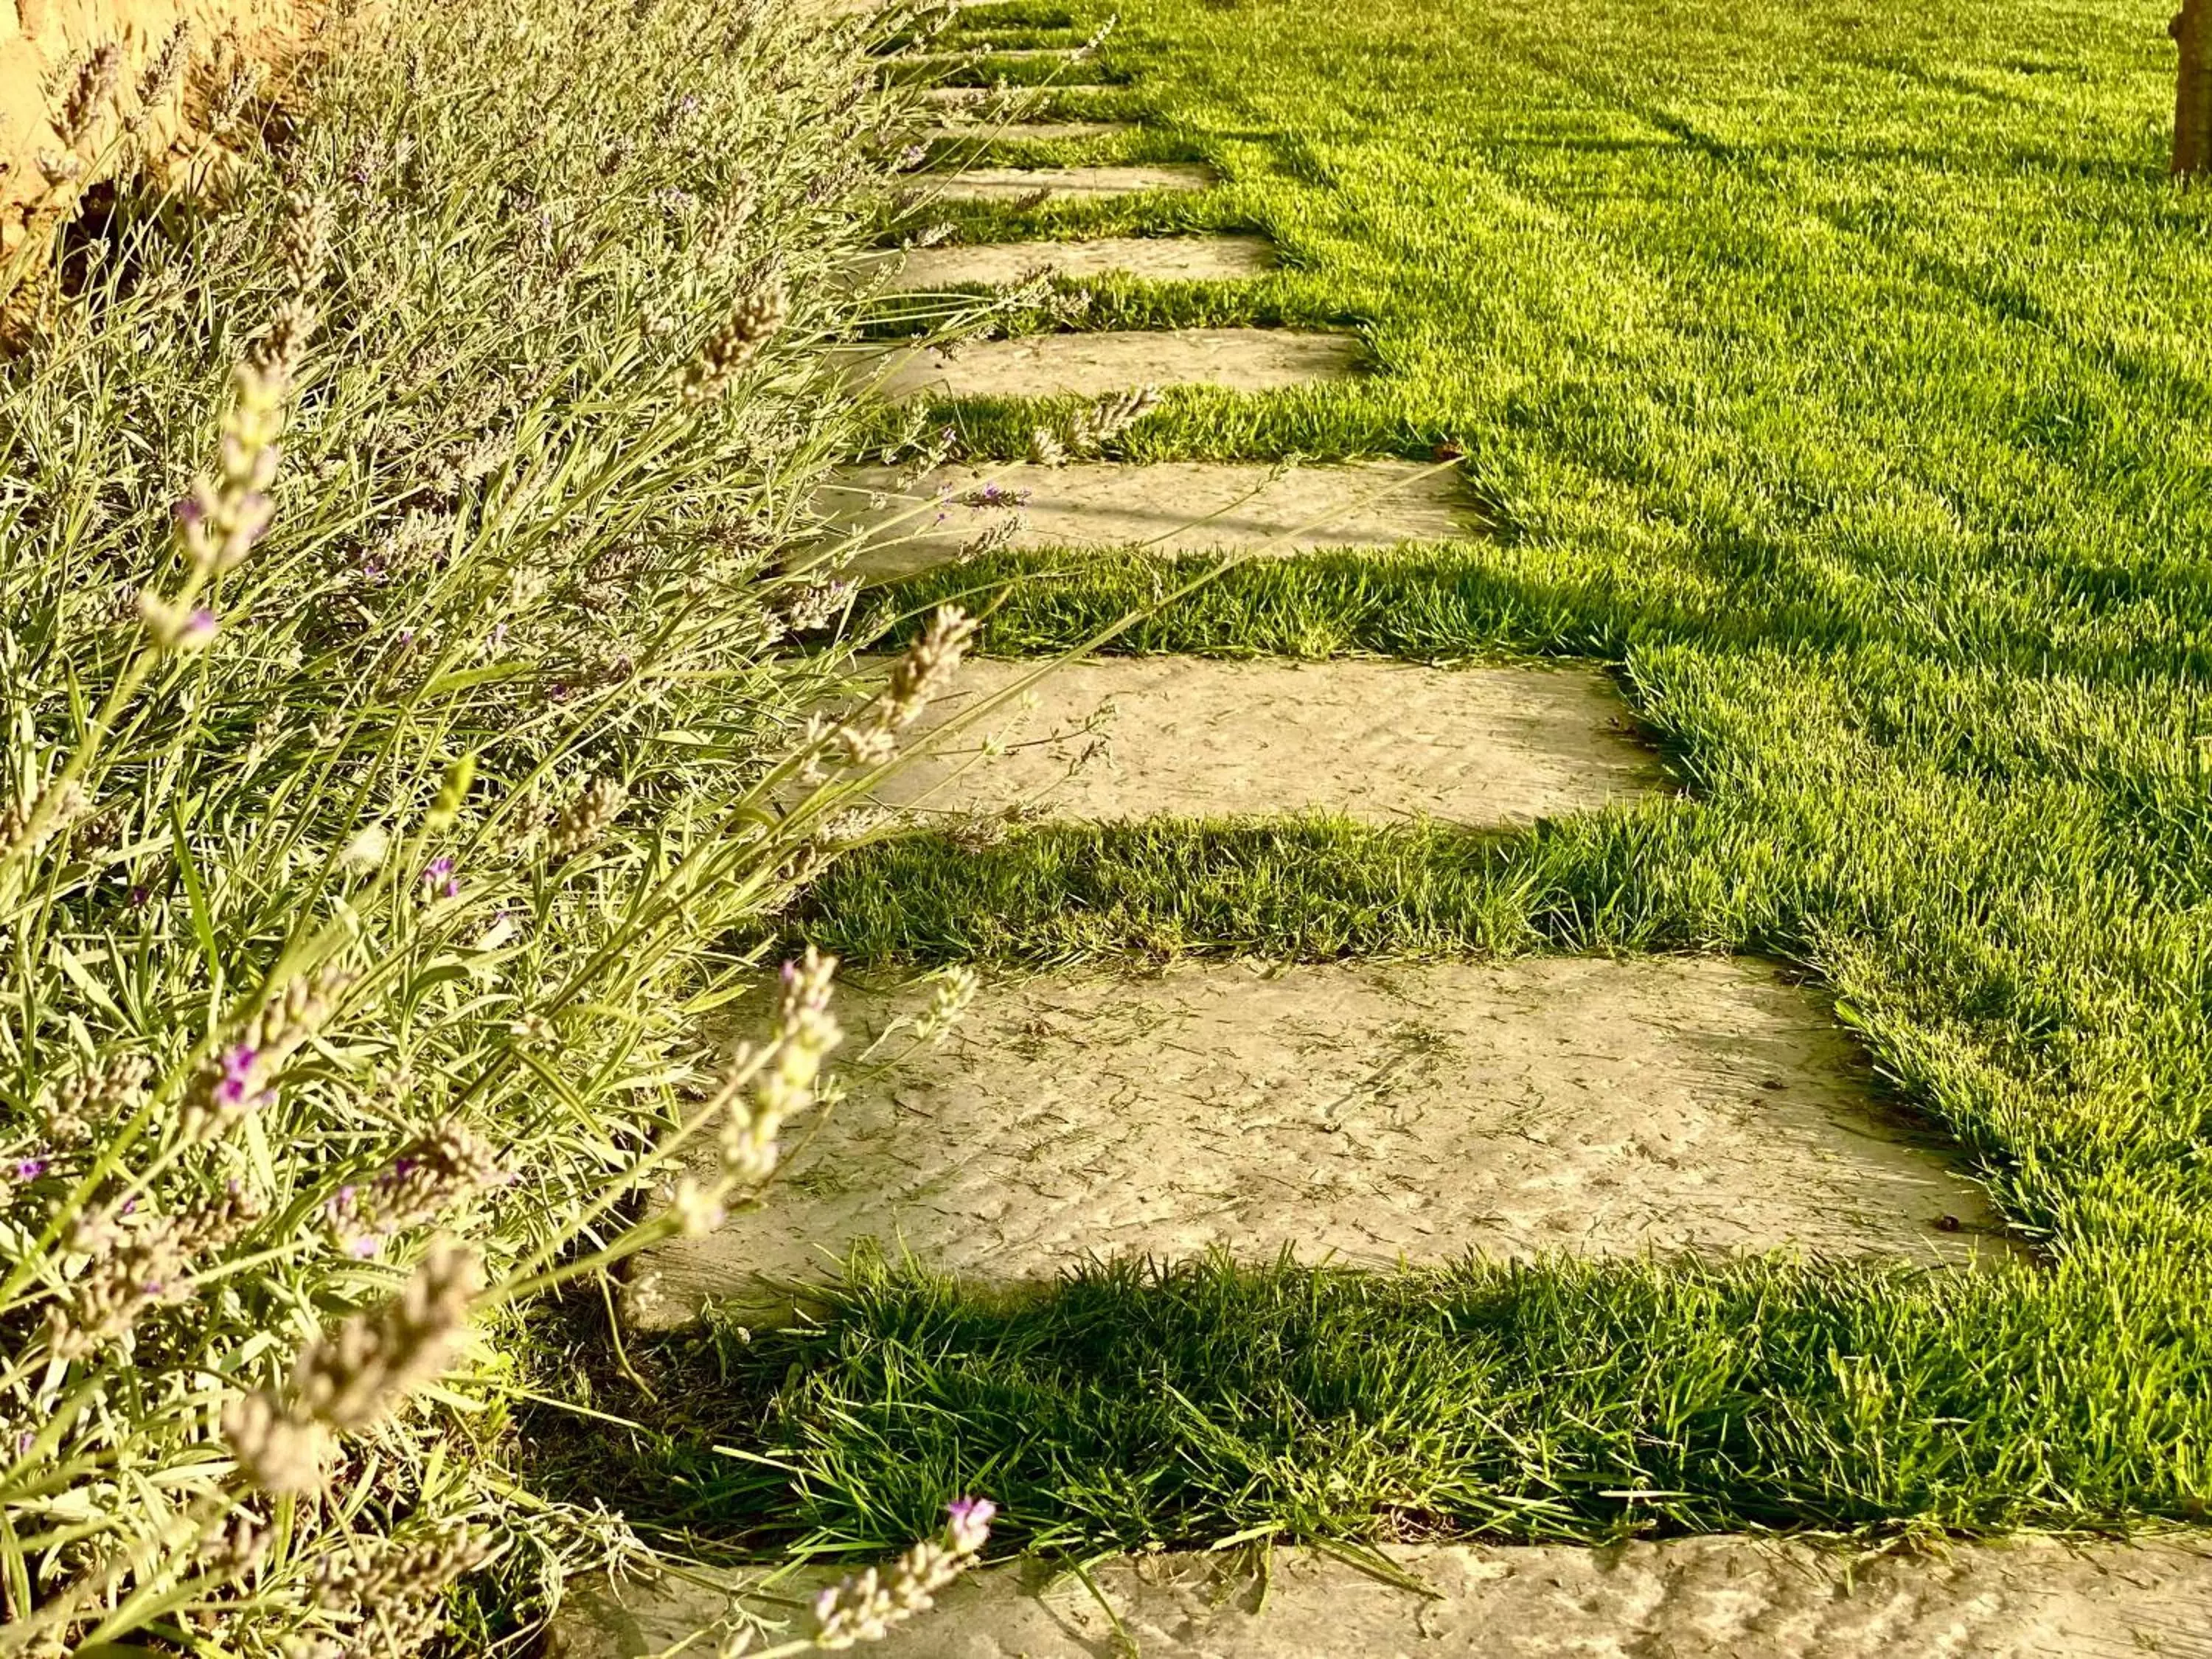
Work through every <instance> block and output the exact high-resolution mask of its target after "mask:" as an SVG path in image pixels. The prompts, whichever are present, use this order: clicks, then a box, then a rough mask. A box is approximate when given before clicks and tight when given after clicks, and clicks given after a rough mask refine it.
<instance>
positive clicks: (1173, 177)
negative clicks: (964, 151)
mask: <svg viewBox="0 0 2212 1659" xmlns="http://www.w3.org/2000/svg"><path fill="white" fill-rule="evenodd" d="M930 182H931V183H932V184H933V185H934V186H935V194H936V196H937V197H938V198H939V200H941V201H947V202H1021V201H1027V200H1028V199H1030V197H1036V196H1040V195H1041V196H1042V200H1043V201H1047V202H1070V201H1079V200H1083V199H1086V198H1090V197H1101V196H1142V195H1145V194H1146V193H1147V192H1148V191H1177V192H1186V193H1187V192H1190V191H1201V190H1211V189H1212V187H1213V182H1214V179H1213V174H1212V173H1210V172H1208V171H1207V170H1206V168H1205V167H1200V166H1199V165H1197V164H1196V163H1195V162H1182V161H1166V162H1158V163H1155V164H1152V165H1150V166H1146V167H976V168H974V169H972V170H970V171H969V172H967V173H956V174H951V175H948V176H946V177H944V178H942V179H932V180H930Z"/></svg>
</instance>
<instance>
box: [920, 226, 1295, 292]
mask: <svg viewBox="0 0 2212 1659" xmlns="http://www.w3.org/2000/svg"><path fill="white" fill-rule="evenodd" d="M901 258H902V263H901V264H899V266H898V270H897V274H896V276H893V277H892V278H891V283H890V285H891V287H892V288H894V289H909V290H910V289H932V288H945V287H949V286H951V284H953V283H982V284H984V285H985V286H987V287H992V288H1006V287H1011V286H1012V284H1014V283H1020V282H1024V281H1026V280H1028V278H1029V277H1030V276H1033V275H1035V274H1036V272H1038V271H1041V270H1042V271H1049V272H1050V273H1051V274H1052V275H1053V276H1064V277H1071V278H1081V277H1085V276H1139V277H1142V278H1144V279H1145V280H1146V281H1147V282H1154V283H1203V282H1229V281H1235V280H1238V279H1241V278H1244V277H1250V276H1262V275H1264V274H1265V273H1267V271H1269V270H1273V269H1274V264H1275V255H1274V250H1273V248H1272V247H1271V246H1268V243H1267V239H1266V238H1265V237H1261V236H1106V237H1101V238H1098V239H1097V240H1094V241H1088V242H987V243H983V244H981V245H980V246H975V247H931V248H919V249H916V250H915V251H913V252H908V253H906V254H904V255H902V256H901Z"/></svg>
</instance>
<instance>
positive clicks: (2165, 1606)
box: [552, 1537, 2212, 1659]
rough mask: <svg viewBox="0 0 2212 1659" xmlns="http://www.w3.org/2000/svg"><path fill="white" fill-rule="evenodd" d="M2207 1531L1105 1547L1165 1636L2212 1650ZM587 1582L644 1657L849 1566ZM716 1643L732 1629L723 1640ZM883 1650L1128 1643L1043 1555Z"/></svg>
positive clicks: (2108, 1658)
mask: <svg viewBox="0 0 2212 1659" xmlns="http://www.w3.org/2000/svg"><path fill="white" fill-rule="evenodd" d="M2205 1548H2206V1546H2205V1545H2204V1544H2203V1541H2189V1540H2186V1539H2183V1538H2178V1537H2177V1538H2171V1539H2164V1540H2150V1541H2144V1542H2142V1543H2136V1544H2118V1543H2087V1544H2068V1543H2064V1542H2061V1541H2054V1540H2049V1539H2034V1538H2023V1539H2018V1540H2013V1541H1995V1542H1988V1543H1978V1544H1965V1545H1960V1546H1958V1547H1954V1548H1953V1549H1951V1550H1950V1551H1948V1553H1944V1554H1942V1555H1941V1556H1918V1557H1899V1556H1894V1555H1890V1556H1882V1557H1879V1558H1876V1559H1865V1558H1864V1557H1863V1555H1862V1554H1860V1553H1857V1552H1846V1551H1844V1550H1842V1549H1839V1548H1837V1547H1831V1546H1826V1545H1822V1544H1818V1543H1814V1542H1810V1541H1782V1540H1778V1539H1771V1538H1747V1537H1717V1538H1683V1539H1671V1540H1668V1541H1664V1542H1661V1543H1629V1544H1622V1545H1617V1546H1613V1547H1608V1548H1602V1549H1585V1548H1578V1547H1573V1546H1569V1545H1546V1546H1530V1547H1494V1548H1493V1547H1480V1546H1474V1545H1455V1544H1443V1545H1419V1546H1412V1545H1409V1546H1394V1547H1389V1548H1387V1549H1386V1550H1385V1552H1384V1553H1385V1554H1386V1555H1387V1557H1388V1558H1389V1562H1390V1564H1391V1565H1392V1566H1394V1567H1395V1568H1396V1569H1397V1570H1398V1571H1401V1572H1403V1573H1407V1574H1409V1575H1411V1576H1412V1577H1413V1578H1415V1579H1417V1580H1419V1582H1420V1583H1422V1584H1424V1585H1425V1586H1426V1587H1427V1589H1428V1591H1429V1592H1430V1593H1429V1594H1423V1593H1422V1592H1421V1591H1419V1590H1416V1589H1409V1588H1406V1587H1403V1586H1401V1585H1398V1584H1395V1583H1389V1582H1388V1581H1387V1580H1385V1579H1383V1578H1382V1577H1378V1576H1376V1575H1375V1574H1371V1573H1369V1572H1365V1571H1362V1570H1360V1569H1359V1568H1358V1567H1356V1566H1353V1565H1350V1564H1348V1563H1346V1562H1345V1561H1343V1560H1341V1559H1337V1558H1335V1557H1332V1556H1328V1555H1324V1554H1322V1553H1320V1552H1318V1551H1310V1550H1281V1551H1278V1552H1276V1553H1275V1555H1274V1558H1273V1563H1272V1571H1271V1573H1270V1576H1269V1578H1268V1580H1267V1585H1266V1604H1265V1607H1264V1608H1262V1607H1261V1583H1260V1580H1259V1576H1258V1572H1257V1571H1256V1565H1255V1563H1254V1562H1253V1561H1252V1560H1251V1559H1248V1558H1246V1557H1243V1556H1240V1555H1237V1554H1231V1555H1226V1556H1221V1555H1195V1556H1194V1555H1181V1554H1171V1555H1160V1556H1152V1557H1145V1558H1139V1559H1128V1558H1122V1559H1115V1560H1111V1561H1107V1562H1104V1563H1102V1564H1100V1565H1098V1566H1097V1567H1096V1568H1094V1569H1092V1572H1091V1577H1092V1580H1093V1582H1094V1583H1096V1584H1097V1587H1098V1591H1099V1595H1100V1596H1103V1599H1104V1600H1105V1601H1106V1602H1107V1603H1108V1604H1109V1606H1111V1607H1113V1609H1114V1610H1115V1614H1116V1615H1117V1616H1118V1617H1119V1618H1120V1619H1121V1621H1122V1624H1123V1626H1125V1628H1126V1629H1127V1632H1128V1634H1129V1636H1130V1637H1131V1638H1133V1641H1134V1644H1135V1650H1137V1651H1138V1652H1140V1653H1142V1654H1143V1655H1144V1656H1145V1659H1416V1656H1419V1659H1431V1656H1432V1659H2130V1656H2136V1659H2148V1656H2155V1655H2164V1656H2166V1659H2205V1656H2206V1655H2208V1654H2212V1643H2208V1641H2207V1638H2206V1632H2207V1631H2208V1630H2212V1559H2207V1557H2206V1555H2205V1554H2204V1553H2203V1551H2204V1550H2205ZM706 1577H708V1579H709V1580H710V1581H711V1583H712V1584H713V1588H709V1587H708V1586H705V1585H693V1584H687V1583H683V1582H681V1581H679V1580H675V1579H667V1580H663V1581H661V1582H659V1583H653V1584H646V1583H629V1584H626V1585H623V1586H622V1587H620V1588H619V1589H617V1588H613V1587H610V1586H608V1585H607V1584H605V1583H604V1582H601V1583H597V1584H594V1585H592V1586H589V1587H587V1588H586V1589H584V1590H583V1591H582V1592H581V1593H580V1594H579V1595H575V1596H574V1599H573V1600H572V1601H570V1602H569V1603H568V1606H567V1607H564V1608H563V1609H562V1615H561V1618H560V1620H558V1621H557V1623H556V1638H555V1643H554V1646H553V1649H552V1651H553V1654H554V1655H555V1656H556V1659H641V1656H643V1655H645V1654H647V1653H652V1652H657V1651H659V1650H661V1649H663V1648H665V1647H668V1646H670V1645H671V1644H673V1643H675V1642H677V1641H678V1640H680V1639H681V1638H684V1636H686V1635H688V1634H689V1633H690V1632H692V1631H693V1630H695V1629H696V1628H698V1627H700V1626H703V1625H706V1624H708V1623H710V1622H712V1621H713V1620H715V1619H718V1618H720V1616H721V1615H722V1613H723V1612H724V1610H725V1609H726V1607H728V1606H729V1605H730V1603H731V1601H732V1596H735V1597H737V1598H738V1601H739V1602H740V1603H741V1604H742V1605H744V1606H745V1607H748V1608H750V1610H751V1611H752V1612H754V1613H757V1614H760V1615H763V1616H765V1617H767V1618H769V1620H774V1621H775V1622H776V1623H777V1625H778V1626H780V1627H781V1628H786V1629H788V1630H789V1631H791V1632H794V1633H799V1632H805V1631H807V1630H809V1629H811V1625H810V1623H809V1621H808V1619H807V1615H806V1611H805V1609H806V1607H807V1606H808V1605H809V1598H810V1597H811V1596H812V1595H814V1594H815V1593H816V1592H817V1591H818V1590H819V1589H821V1588H823V1586H824V1585H825V1584H828V1583H833V1582H835V1580H836V1574H835V1573H833V1572H831V1571H828V1570H827V1569H823V1568H814V1569H809V1570H806V1571H802V1572H800V1573H799V1574H797V1575H795V1576H793V1577H787V1578H786V1579H785V1580H784V1581H783V1582H782V1583H780V1584H779V1585H777V1586H776V1587H775V1588H774V1589H769V1590H763V1589H758V1588H757V1584H758V1581H759V1579H760V1577H762V1575H761V1573H760V1572H758V1571H751V1572H746V1571H736V1572H728V1571H726V1572H720V1573H709V1574H707V1575H706ZM709 1650H711V1649H709ZM872 1651H873V1652H876V1653H879V1654H882V1655H884V1656H885V1659H1108V1656H1113V1655H1117V1654H1121V1653H1124V1652H1127V1651H1128V1649H1127V1648H1126V1647H1124V1646H1123V1645H1121V1643H1120V1642H1119V1640H1118V1638H1117V1637H1116V1633H1115V1630H1114V1627H1113V1625H1112V1623H1111V1622H1110V1621H1109V1619H1108V1617H1107V1614H1106V1613H1105V1611H1104V1609H1103V1608H1102V1607H1100V1605H1099V1601H1098V1599H1097V1598H1096V1597H1094V1596H1093V1595H1091V1592H1090V1591H1089V1590H1087V1589H1085V1587H1084V1586H1083V1585H1082V1584H1081V1583H1080V1582H1079V1581H1077V1580H1075V1579H1074V1578H1073V1577H1063V1578H1060V1579H1059V1580H1057V1581H1056V1582H1055V1581H1054V1580H1053V1579H1051V1578H1050V1577H1048V1576H1047V1570H1046V1569H1044V1568H1042V1567H1041V1566H1037V1565H1034V1564H1029V1565H1009V1566H1005V1567H997V1568H993V1569H990V1570H988V1571H984V1572H981V1573H978V1574H975V1575H974V1576H973V1577H970V1578H969V1579H968V1580H967V1581H965V1582H964V1583H960V1584H958V1585H956V1586H955V1587H954V1588H953V1589H952V1590H951V1592H950V1593H949V1594H947V1595H945V1596H944V1597H943V1599H942V1600H941V1601H940V1603H939V1607H938V1610H937V1611H936V1612H934V1613H929V1614H927V1615H925V1616H923V1617H921V1618H919V1619H917V1620H915V1621H914V1622H913V1623H911V1624H909V1625H908V1626H905V1627H904V1628H902V1629H901V1630H899V1631H898V1632H896V1633H895V1634H893V1635H892V1636H891V1637H890V1639H888V1640H886V1641H884V1642H883V1643H881V1644H876V1645H874V1646H873V1647H872Z"/></svg>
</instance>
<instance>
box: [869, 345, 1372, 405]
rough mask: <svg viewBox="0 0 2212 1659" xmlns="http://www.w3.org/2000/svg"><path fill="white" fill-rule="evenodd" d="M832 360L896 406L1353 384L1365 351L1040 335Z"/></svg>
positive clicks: (873, 350) (878, 348) (875, 349)
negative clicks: (918, 401) (911, 401)
mask: <svg viewBox="0 0 2212 1659" xmlns="http://www.w3.org/2000/svg"><path fill="white" fill-rule="evenodd" d="M833 356H834V359H835V361H836V363H837V365H838V367H839V368H840V369H841V370H842V372H843V374H845V375H846V376H847V378H848V380H849V381H851V382H852V383H854V384H855V385H856V386H862V387H865V388H867V389H869V390H871V391H872V392H874V394H875V395H876V396H878V397H880V398H889V399H891V400H893V401H896V400H898V399H901V398H915V397H932V398H1060V397H1071V396H1072V397H1100V396H1103V395H1105V394H1106V393H1109V392H1133V391H1135V390H1137V389H1138V388H1139V387H1140V386H1220V387H1222V388H1224V389H1225V390H1227V391H1231V392H1278V391H1282V390H1284V389H1285V388H1288V387H1291V386H1306V385H1310V384H1314V383H1316V382H1319V381H1324V380H1350V379H1351V378H1352V376H1353V375H1354V374H1356V373H1358V368H1359V362H1360V346H1359V342H1358V339H1356V338H1355V337H1352V335H1349V334H1322V333H1304V332H1298V331H1292V330H1290V329H1271V328H1177V329H1164V330H1161V331H1158V332H1154V331H1147V330H1143V329H1131V330H1127V331H1108V332H1101V333H1095V334H1032V335H1029V336H1025V337H1023V338H1020V339H1014V340H990V341H985V342H982V343H978V344H973V345H961V346H957V347H955V348H954V349H951V350H949V351H948V350H944V349H939V348H938V347H935V346H915V345H913V344H910V343H907V342H905V341H893V342H889V343H883V344H869V345H860V346H843V347H840V348H838V349H836V352H835V353H834V354H833Z"/></svg>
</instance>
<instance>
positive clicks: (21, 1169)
mask: <svg viewBox="0 0 2212 1659" xmlns="http://www.w3.org/2000/svg"><path fill="white" fill-rule="evenodd" d="M44 1174H46V1159H44V1158H23V1159H21V1160H19V1161H18V1162H17V1164H16V1165H15V1179H16V1180H18V1181H36V1180H37V1179H38V1178H39V1177H40V1176H42V1175H44Z"/></svg>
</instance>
